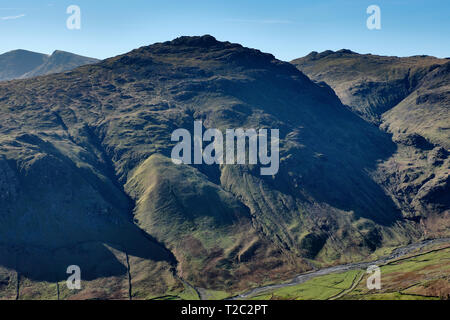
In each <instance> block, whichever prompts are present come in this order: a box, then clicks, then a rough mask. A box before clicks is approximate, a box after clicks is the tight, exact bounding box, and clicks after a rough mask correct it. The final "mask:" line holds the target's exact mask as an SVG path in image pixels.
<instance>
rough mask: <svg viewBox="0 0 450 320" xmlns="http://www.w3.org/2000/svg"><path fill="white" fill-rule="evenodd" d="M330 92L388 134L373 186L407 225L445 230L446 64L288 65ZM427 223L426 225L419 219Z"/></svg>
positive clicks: (349, 57) (305, 61)
mask: <svg viewBox="0 0 450 320" xmlns="http://www.w3.org/2000/svg"><path fill="white" fill-rule="evenodd" d="M292 63H294V64H295V65H296V66H297V68H299V70H301V71H303V72H305V73H306V74H307V75H308V76H310V77H311V78H312V79H313V80H315V81H319V82H324V84H322V85H324V86H327V85H329V86H330V87H331V88H332V89H333V90H334V91H335V92H336V94H337V95H338V96H339V97H340V98H341V100H342V101H343V102H344V103H345V104H346V105H348V106H349V107H350V109H351V110H352V111H353V112H355V113H356V114H358V115H359V116H361V117H362V118H364V119H366V120H367V121H369V122H372V123H375V124H377V125H379V126H380V128H381V129H382V130H384V131H387V132H389V133H390V134H392V140H393V141H394V142H395V143H396V145H397V150H396V152H395V153H394V154H393V155H392V157H390V158H389V159H388V160H387V161H385V162H384V163H382V164H380V166H379V170H378V171H377V173H376V180H377V181H378V182H379V183H380V185H382V186H383V188H384V189H385V190H386V192H387V193H389V194H391V197H392V199H393V201H394V202H395V203H396V204H397V206H398V207H399V208H401V210H402V212H403V215H404V216H405V217H408V218H411V219H415V220H416V221H420V220H421V221H422V223H423V224H426V225H427V228H428V229H429V230H432V233H433V234H435V235H436V234H444V235H445V234H447V233H448V229H449V228H450V221H449V219H450V210H449V209H450V202H449V197H448V195H449V194H450V181H449V172H450V162H449V161H450V160H449V159H448V154H449V149H450V126H449V123H450V112H449V106H450V78H449V68H450V61H449V60H448V59H437V58H434V57H429V56H414V57H408V58H399V57H383V56H374V55H361V54H357V53H354V52H351V51H349V50H340V51H337V52H333V51H325V52H322V53H316V52H313V53H311V54H309V55H308V56H306V57H304V58H300V59H296V60H294V61H293V62H292ZM424 217H427V219H423V218H424Z"/></svg>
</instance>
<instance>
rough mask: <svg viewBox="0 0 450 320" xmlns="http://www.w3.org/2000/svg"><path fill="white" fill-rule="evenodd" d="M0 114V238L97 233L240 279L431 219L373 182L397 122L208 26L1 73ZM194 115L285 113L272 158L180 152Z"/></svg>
mask: <svg viewBox="0 0 450 320" xmlns="http://www.w3.org/2000/svg"><path fill="white" fill-rule="evenodd" d="M0 116H1V118H2V120H3V121H2V123H1V124H0V132H1V144H0V154H1V157H2V158H1V159H2V161H1V162H0V164H1V166H0V168H1V169H2V170H1V171H0V190H2V193H1V194H2V197H1V198H0V201H1V205H0V208H1V209H0V216H1V217H2V219H3V221H2V223H1V224H0V225H1V228H2V229H1V230H2V233H1V234H5V235H6V236H5V237H4V238H3V240H2V241H3V243H4V245H5V246H6V247H14V248H16V247H21V248H29V247H31V245H32V243H33V244H34V243H37V244H38V245H39V246H40V247H41V248H57V247H62V246H65V247H67V246H70V245H71V244H73V243H77V242H80V241H83V239H90V240H91V241H96V242H98V243H106V244H107V245H108V246H111V247H113V248H114V249H116V250H120V251H121V252H126V253H128V252H131V253H132V254H133V256H136V257H137V258H139V259H143V260H140V261H150V262H152V261H153V262H154V263H153V264H152V265H154V266H155V265H156V264H157V263H159V266H161V263H162V262H164V263H166V266H167V268H169V266H171V265H172V266H173V265H174V262H173V258H175V259H176V260H177V268H178V276H181V277H182V278H184V279H186V280H188V281H189V282H191V283H193V284H195V285H196V286H200V287H205V288H214V289H221V290H229V291H233V292H235V291H236V290H241V289H243V288H248V287H249V286H252V285H254V284H255V283H264V282H267V281H275V280H279V279H281V278H284V277H288V276H289V275H292V274H293V273H295V272H300V271H304V270H306V269H308V268H310V261H311V260H315V262H314V263H322V264H329V263H336V262H337V261H349V260H358V259H360V258H363V257H365V256H367V255H368V254H370V253H371V252H373V251H374V250H376V249H378V248H381V247H383V246H386V245H396V244H400V243H404V242H407V241H411V240H414V239H418V238H420V237H422V236H423V234H424V232H425V231H426V230H425V229H424V227H423V226H422V225H419V224H418V223H417V222H415V221H411V220H406V219H404V217H403V215H402V211H401V210H399V207H398V205H397V204H396V203H395V202H394V201H393V200H392V199H391V198H390V197H389V195H388V193H387V191H386V189H384V188H383V186H382V185H380V184H378V183H377V179H376V177H375V173H376V172H377V171H376V170H377V167H378V164H379V162H380V161H381V162H382V161H384V160H386V159H389V157H391V156H392V154H393V153H394V152H395V144H394V143H392V141H391V140H390V138H389V136H388V135H386V134H385V133H382V132H380V131H379V130H378V129H377V128H375V127H373V126H372V125H370V124H368V123H366V122H365V121H363V120H362V119H360V118H359V117H357V116H356V115H354V114H353V113H352V112H350V111H349V110H347V109H346V108H344V106H343V105H342V104H341V103H340V101H339V99H338V98H337V97H336V95H334V93H333V92H332V91H331V90H329V88H324V87H322V86H319V85H316V84H315V83H313V82H312V81H310V80H309V79H308V78H307V77H306V76H305V75H304V74H303V73H301V72H299V71H298V70H297V69H296V68H295V67H294V66H292V65H291V64H289V63H285V62H281V61H278V60H276V59H275V58H274V57H273V56H272V55H270V54H265V53H261V52H260V51H257V50H252V49H248V48H244V47H242V46H241V45H238V44H231V43H228V42H219V41H217V40H216V39H214V38H213V37H211V36H203V37H181V38H178V39H175V40H173V41H170V42H165V43H158V44H154V45H151V46H148V47H142V48H140V49H137V50H133V51H132V52H130V53H128V54H125V55H121V56H118V57H115V58H111V59H107V60H105V61H102V62H101V63H98V64H95V65H88V66H83V67H80V68H77V69H75V70H73V71H71V72H66V73H64V74H56V75H49V76H44V77H39V78H34V79H27V80H16V81H11V82H8V83H1V84H0ZM196 120H201V121H203V125H204V127H205V128H218V129H220V130H222V131H225V129H228V128H230V129H235V128H255V129H258V128H273V129H279V130H280V171H279V173H278V174H277V175H275V176H261V175H260V170H259V166H257V165H220V166H219V165H211V166H208V165H195V166H188V165H175V164H173V163H172V161H170V153H171V149H172V147H173V145H174V143H173V142H171V134H172V132H173V131H174V130H175V129H177V128H186V129H188V130H189V131H191V132H192V130H193V125H194V121H196ZM133 222H134V224H133ZM117 228H120V231H118V229H117ZM142 237H143V238H142ZM155 240H156V242H155ZM139 242H142V245H141V246H139V248H140V250H137V247H136V246H135V245H137V244H138V243H139ZM158 243H160V244H162V245H163V246H164V247H165V248H167V249H168V250H170V252H171V253H172V254H173V257H172V256H171V254H169V253H167V251H166V250H164V248H162V247H161V246H160V245H158ZM22 250H24V249H22ZM19 252H21V251H20V250H19ZM21 259H23V256H21ZM61 259H62V258H61ZM119 260H120V259H119ZM62 261H64V262H66V260H64V259H62ZM0 263H1V264H2V265H7V266H8V267H9V268H14V265H12V264H11V263H9V264H8V263H6V262H3V261H0ZM42 263H43V262H42ZM133 263H134V262H133V261H131V264H132V265H131V270H134V269H133V268H134V266H133ZM119 264H120V263H119ZM43 265H45V264H43ZM122 266H123V264H122ZM16 267H17V266H16ZM154 268H156V266H155V267H154ZM43 270H47V269H46V268H43ZM113 270H116V269H113ZM22 272H24V271H22ZM26 272H28V273H27V276H28V277H31V278H33V277H34V278H37V276H36V275H35V274H34V273H33V272H31V271H30V270H26ZM102 272H106V273H107V274H109V275H117V274H121V273H120V269H119V271H117V270H116V271H115V272H113V271H112V270H108V268H106V269H104V270H102ZM151 274H154V273H151ZM140 276H142V274H141V275H140ZM94 278H95V277H94ZM176 280H177V278H176V276H175V278H174V279H172V280H171V281H172V282H171V281H169V280H168V283H174V282H176ZM148 281H154V279H149V280H148Z"/></svg>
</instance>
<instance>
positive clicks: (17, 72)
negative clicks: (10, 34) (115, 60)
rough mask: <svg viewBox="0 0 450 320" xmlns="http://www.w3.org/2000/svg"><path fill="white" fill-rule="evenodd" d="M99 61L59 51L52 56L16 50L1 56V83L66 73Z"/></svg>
mask: <svg viewBox="0 0 450 320" xmlns="http://www.w3.org/2000/svg"><path fill="white" fill-rule="evenodd" d="M98 61H99V60H97V59H94V58H88V57H83V56H79V55H76V54H73V53H70V52H64V51H58V50H57V51H55V52H53V54H51V55H46V54H42V53H36V52H32V51H26V50H14V51H10V52H7V53H4V54H2V55H0V81H4V80H12V79H24V78H32V77H37V76H42V75H46V74H52V73H59V72H64V71H68V70H72V69H75V68H77V67H79V66H83V65H86V64H92V63H96V62H98Z"/></svg>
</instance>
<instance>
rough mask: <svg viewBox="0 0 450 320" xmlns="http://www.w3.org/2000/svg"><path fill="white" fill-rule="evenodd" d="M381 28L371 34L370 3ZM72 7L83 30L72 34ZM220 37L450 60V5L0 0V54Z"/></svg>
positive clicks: (105, 50)
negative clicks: (69, 9) (76, 9)
mask: <svg viewBox="0 0 450 320" xmlns="http://www.w3.org/2000/svg"><path fill="white" fill-rule="evenodd" d="M373 4H375V5H378V6H379V7H380V9H381V30H369V29H368V28H367V27H366V20H367V18H368V17H369V14H367V13H366V9H367V7H368V6H369V5H373ZM69 5H78V6H79V7H80V9H81V29H80V30H69V29H67V27H66V20H67V18H68V17H69V14H67V13H66V9H67V7H68V6H69ZM203 34H211V35H213V36H215V37H216V38H217V39H219V40H224V41H225V40H227V41H231V42H238V43H241V44H242V45H244V46H247V47H252V48H257V49H260V50H262V51H264V52H270V53H272V54H274V55H275V56H276V57H277V58H279V59H282V60H292V59H294V58H298V57H301V56H304V55H306V54H308V53H309V52H311V51H324V50H327V49H331V50H339V49H342V48H346V49H351V50H353V51H356V52H361V53H373V54H382V55H397V56H410V55H419V54H427V55H434V56H438V57H450V1H449V0H426V1H425V0H369V1H366V0H276V1H275V0H273V1H268V0H239V1H237V0H221V1H217V0H198V1H197V0H190V1H188V0H177V1H176V0H127V1H123V0H109V1H106V0H70V1H66V0H7V1H6V0H0V53H4V52H7V51H10V50H14V49H19V48H20V49H27V50H32V51H38V52H42V53H51V52H53V51H54V50H55V49H59V50H65V51H70V52H74V53H78V54H82V55H86V56H91V57H95V58H107V57H111V56H115V55H118V54H121V53H125V52H128V51H130V50H132V49H134V48H137V47H140V46H143V45H149V44H152V43H154V42H161V41H167V40H172V39H174V38H176V37H178V36H181V35H203Z"/></svg>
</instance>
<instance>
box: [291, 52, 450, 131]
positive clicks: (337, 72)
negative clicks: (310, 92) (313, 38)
mask: <svg viewBox="0 0 450 320" xmlns="http://www.w3.org/2000/svg"><path fill="white" fill-rule="evenodd" d="M448 62H450V61H449V60H448V59H438V58H435V57H430V56H413V57H407V58H400V57H386V56H377V55H372V54H358V53H356V52H353V51H351V50H348V49H342V50H339V51H336V52H334V51H331V50H327V51H324V52H321V53H318V52H315V51H314V52H311V53H310V54H309V55H307V56H305V57H303V58H299V59H295V60H293V61H292V63H293V64H294V65H295V66H296V67H297V68H298V69H299V70H301V71H302V72H304V73H305V74H306V75H307V76H308V77H310V78H311V79H312V80H314V81H316V82H325V83H326V84H328V85H329V86H330V87H331V88H333V90H334V91H335V92H336V94H337V95H338V97H339V98H340V99H341V101H342V103H344V104H345V105H347V106H349V107H350V108H351V109H352V110H353V111H354V112H355V113H357V114H358V115H360V116H361V117H362V118H364V119H366V120H368V121H370V122H373V123H377V124H378V123H379V122H380V120H381V115H382V114H383V113H384V112H386V111H388V110H390V109H391V108H393V107H394V106H396V105H397V104H398V103H400V101H402V100H403V99H405V98H406V97H407V96H408V95H409V94H411V93H412V92H413V91H415V90H416V89H417V88H418V86H420V84H421V80H422V79H423V78H424V77H425V75H426V74H428V73H429V72H431V71H433V70H435V69H436V68H439V67H440V66H442V65H444V64H446V63H448Z"/></svg>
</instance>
